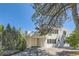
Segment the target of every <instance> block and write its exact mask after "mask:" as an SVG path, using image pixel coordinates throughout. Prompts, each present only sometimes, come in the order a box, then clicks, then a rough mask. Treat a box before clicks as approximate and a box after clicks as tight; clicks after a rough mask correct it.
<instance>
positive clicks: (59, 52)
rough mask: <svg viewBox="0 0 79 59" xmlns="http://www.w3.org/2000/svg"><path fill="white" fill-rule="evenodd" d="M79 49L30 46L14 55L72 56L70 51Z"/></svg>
mask: <svg viewBox="0 0 79 59" xmlns="http://www.w3.org/2000/svg"><path fill="white" fill-rule="evenodd" d="M72 51H79V50H71V49H65V48H30V49H27V50H25V51H22V52H20V53H17V54H14V55H12V56H71V55H70V54H69V53H68V52H72Z"/></svg>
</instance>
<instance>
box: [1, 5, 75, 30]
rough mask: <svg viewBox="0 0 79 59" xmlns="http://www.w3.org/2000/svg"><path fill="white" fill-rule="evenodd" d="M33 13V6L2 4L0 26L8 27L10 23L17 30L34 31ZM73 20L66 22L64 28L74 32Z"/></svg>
mask: <svg viewBox="0 0 79 59" xmlns="http://www.w3.org/2000/svg"><path fill="white" fill-rule="evenodd" d="M33 12H34V10H33V8H32V6H31V4H0V24H3V25H4V26H6V25H7V24H8V23H9V24H11V25H12V26H15V27H16V28H17V29H18V28H19V27H21V28H22V30H23V31H27V30H30V31H34V30H35V25H34V23H33V22H32V20H31V17H32V14H33ZM68 15H70V14H68ZM71 19H72V18H70V20H68V21H66V22H65V24H64V27H65V28H67V29H69V30H71V31H73V29H74V23H73V21H72V20H71Z"/></svg>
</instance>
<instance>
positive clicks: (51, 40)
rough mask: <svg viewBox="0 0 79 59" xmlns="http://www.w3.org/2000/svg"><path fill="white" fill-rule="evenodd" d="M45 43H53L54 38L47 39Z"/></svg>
mask: <svg viewBox="0 0 79 59" xmlns="http://www.w3.org/2000/svg"><path fill="white" fill-rule="evenodd" d="M47 43H48V44H53V43H56V40H55V39H47Z"/></svg>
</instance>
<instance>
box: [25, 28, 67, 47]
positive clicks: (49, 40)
mask: <svg viewBox="0 0 79 59" xmlns="http://www.w3.org/2000/svg"><path fill="white" fill-rule="evenodd" d="M66 35H67V30H66V29H64V28H54V29H53V31H52V32H51V33H48V34H47V35H45V36H40V35H39V33H37V32H30V33H29V34H28V35H27V39H26V42H27V47H28V48H30V47H32V46H39V47H43V48H53V47H64V40H65V37H66Z"/></svg>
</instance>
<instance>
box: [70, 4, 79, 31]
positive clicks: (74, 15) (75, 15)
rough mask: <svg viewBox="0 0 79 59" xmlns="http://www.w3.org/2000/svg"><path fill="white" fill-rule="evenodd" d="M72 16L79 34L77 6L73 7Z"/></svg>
mask: <svg viewBox="0 0 79 59" xmlns="http://www.w3.org/2000/svg"><path fill="white" fill-rule="evenodd" d="M72 15H73V20H74V23H75V26H76V29H77V31H78V32H79V18H78V12H77V4H74V5H73V7H72Z"/></svg>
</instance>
